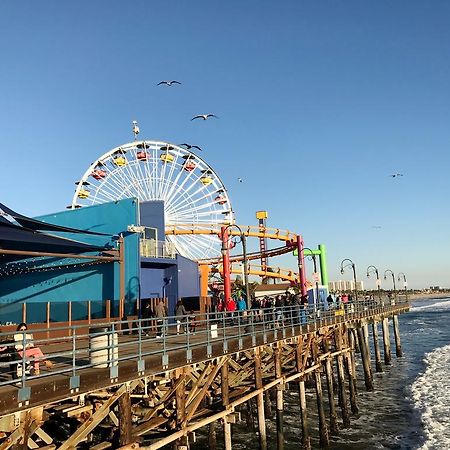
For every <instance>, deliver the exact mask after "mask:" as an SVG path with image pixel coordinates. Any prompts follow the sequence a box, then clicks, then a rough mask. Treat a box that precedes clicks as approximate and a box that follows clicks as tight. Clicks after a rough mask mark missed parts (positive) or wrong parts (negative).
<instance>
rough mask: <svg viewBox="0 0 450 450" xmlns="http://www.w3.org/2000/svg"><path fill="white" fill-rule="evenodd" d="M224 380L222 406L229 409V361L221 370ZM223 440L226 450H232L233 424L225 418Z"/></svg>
mask: <svg viewBox="0 0 450 450" xmlns="http://www.w3.org/2000/svg"><path fill="white" fill-rule="evenodd" d="M220 370H221V375H222V380H221V390H222V404H223V406H225V407H227V406H228V405H229V404H230V388H229V384H228V361H226V362H225V363H224V364H223V365H222V367H221V368H220ZM223 440H224V444H225V450H231V423H230V422H229V421H228V417H227V416H225V417H224V418H223Z"/></svg>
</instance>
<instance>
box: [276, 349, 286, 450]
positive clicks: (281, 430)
mask: <svg viewBox="0 0 450 450" xmlns="http://www.w3.org/2000/svg"><path fill="white" fill-rule="evenodd" d="M274 363H275V378H277V379H279V378H281V376H282V374H281V343H280V342H278V343H277V346H276V348H275V352H274ZM283 390H284V384H282V383H279V384H277V402H276V404H277V449H278V450H283V449H284V428H283V427H284V425H283V414H284V411H283V410H284V405H283Z"/></svg>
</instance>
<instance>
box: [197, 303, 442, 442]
mask: <svg viewBox="0 0 450 450" xmlns="http://www.w3.org/2000/svg"><path fill="white" fill-rule="evenodd" d="M399 322H400V332H401V340H402V348H403V353H404V356H403V357H402V358H397V357H396V356H395V346H394V345H393V332H392V327H390V329H391V339H392V365H391V366H387V367H386V366H383V367H384V372H383V373H382V374H377V373H375V372H374V387H375V390H374V391H373V392H366V391H365V388H364V377H363V374H362V367H361V364H358V368H357V370H358V406H359V414H358V416H357V417H355V416H352V419H351V428H347V429H343V428H342V429H341V430H340V431H339V433H338V434H337V435H334V436H331V443H330V446H329V447H328V448H329V449H330V450H338V449H339V450H357V449H358V450H362V449H374V450H375V449H380V450H381V449H391V450H394V449H395V450H406V449H408V450H409V449H411V450H412V449H420V450H434V449H436V450H445V449H450V325H449V324H450V298H442V299H431V298H430V299H425V300H420V301H413V302H412V306H411V311H410V312H409V313H407V314H402V315H400V316H399ZM370 328H371V327H369V329H370ZM380 343H381V333H380ZM357 360H359V355H357ZM373 370H374V367H373ZM285 392H286V395H285V401H286V405H285V442H286V443H285V449H286V450H294V449H295V450H297V449H298V448H299V442H300V436H301V431H300V430H301V428H300V414H299V408H298V394H297V390H296V386H295V385H292V386H291V390H287V391H285ZM325 397H326V394H325ZM307 402H308V412H309V424H310V427H311V434H312V440H311V443H312V447H313V448H319V445H318V433H317V415H316V414H315V409H316V404H315V396H314V394H313V392H312V390H311V389H309V392H308V397H307ZM338 411H339V409H338ZM255 420H256V419H255ZM267 428H268V430H267V431H268V446H269V449H276V421H275V408H274V405H273V414H272V416H271V417H269V418H267ZM254 429H257V424H256V421H255V422H254V424H249V423H245V421H242V422H240V423H238V424H236V425H233V449H236V450H237V449H239V450H240V449H249V450H253V449H255V450H256V449H258V448H259V445H258V437H257V434H256V433H255V432H254ZM218 430H219V428H218ZM217 435H218V436H217V437H218V448H221V445H222V443H221V442H220V440H221V439H220V438H221V432H220V431H218V433H217ZM192 448H193V449H201V448H207V446H206V436H205V435H202V433H200V436H199V441H198V442H197V444H196V445H194V446H193V447H192Z"/></svg>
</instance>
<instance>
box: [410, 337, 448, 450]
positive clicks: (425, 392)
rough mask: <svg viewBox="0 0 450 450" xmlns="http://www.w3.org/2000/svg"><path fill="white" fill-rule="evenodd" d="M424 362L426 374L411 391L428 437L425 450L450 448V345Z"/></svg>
mask: <svg viewBox="0 0 450 450" xmlns="http://www.w3.org/2000/svg"><path fill="white" fill-rule="evenodd" d="M424 362H425V364H426V369H425V372H424V373H423V374H421V375H420V376H419V377H418V378H416V380H415V381H414V383H413V385H412V388H411V393H412V397H413V400H414V405H415V407H416V408H417V409H419V411H420V412H421V415H422V422H423V426H424V432H425V436H426V441H425V443H424V444H423V446H422V447H421V450H431V449H444V448H450V415H449V410H448V407H449V405H450V345H446V346H444V347H440V348H437V349H435V350H433V351H432V352H430V353H427V354H426V355H425V358H424Z"/></svg>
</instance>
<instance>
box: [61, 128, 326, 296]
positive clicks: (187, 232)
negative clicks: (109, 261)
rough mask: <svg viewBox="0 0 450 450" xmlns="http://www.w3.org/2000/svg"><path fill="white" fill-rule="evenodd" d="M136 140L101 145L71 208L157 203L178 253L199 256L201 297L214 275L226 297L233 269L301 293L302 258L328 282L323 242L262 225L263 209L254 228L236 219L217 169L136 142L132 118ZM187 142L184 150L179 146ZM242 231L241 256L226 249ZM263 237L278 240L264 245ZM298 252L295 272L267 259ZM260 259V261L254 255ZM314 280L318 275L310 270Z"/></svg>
mask: <svg viewBox="0 0 450 450" xmlns="http://www.w3.org/2000/svg"><path fill="white" fill-rule="evenodd" d="M133 132H134V136H135V140H134V141H133V142H130V143H127V144H124V145H121V146H119V147H116V148H113V149H112V150H109V151H107V152H106V153H104V154H103V155H101V156H100V157H99V158H97V159H96V160H95V161H94V162H93V163H92V164H91V165H90V166H89V167H88V168H87V170H86V171H85V173H84V174H83V176H82V177H81V179H80V180H79V181H78V182H77V183H76V185H77V188H76V190H75V194H74V196H73V200H72V204H71V206H70V207H71V208H80V207H82V206H88V205H95V204H99V203H104V202H109V201H116V200H119V199H124V198H130V197H135V198H137V199H138V200H139V201H140V202H145V201H163V202H164V215H165V227H166V230H165V233H166V238H167V240H168V242H170V243H171V244H172V245H173V246H174V247H175V249H176V251H177V252H178V253H179V254H180V255H182V256H184V257H186V258H189V259H192V260H196V261H198V263H199V265H200V273H201V295H205V296H206V295H207V291H208V286H209V284H210V276H211V274H214V273H220V275H221V276H222V278H223V283H224V293H225V298H227V297H229V296H230V295H231V287H230V286H231V274H241V273H242V274H243V275H244V278H245V279H246V280H247V281H248V278H247V277H248V275H253V276H258V277H261V279H262V280H263V281H267V280H269V279H273V280H282V281H287V282H290V283H291V284H292V285H297V286H298V288H299V290H300V292H301V294H302V295H305V294H306V293H307V290H308V285H307V284H308V283H307V280H306V272H305V264H304V257H305V256H307V255H311V254H314V255H318V256H319V258H320V277H321V284H322V285H325V286H327V284H328V280H327V270H326V254H325V247H324V246H323V245H321V246H319V248H318V249H317V250H309V249H308V250H305V249H304V245H303V238H302V236H301V235H299V234H296V233H293V232H290V231H286V230H281V229H278V228H270V227H267V226H266V221H265V219H266V218H267V213H265V212H264V211H259V212H258V213H257V218H258V219H259V224H258V225H256V226H252V225H250V226H247V225H245V226H238V225H236V224H235V219H234V213H233V210H232V206H231V202H230V198H229V196H228V192H227V189H226V187H225V186H224V184H223V183H222V181H221V179H220V177H219V175H218V174H217V173H216V171H215V170H214V169H213V168H212V167H211V166H210V165H209V164H208V163H207V162H206V161H205V160H204V159H203V158H201V157H199V156H198V155H197V154H194V153H193V152H192V151H191V150H192V149H193V148H194V147H191V146H187V145H186V144H182V145H175V144H171V143H168V142H162V141H149V140H138V139H137V135H138V133H139V128H138V126H137V123H136V122H133ZM184 147H189V149H187V148H184ZM236 237H237V238H239V237H240V241H241V242H242V244H243V245H242V246H243V250H244V251H243V253H242V254H241V255H230V250H231V248H232V247H233V246H234V245H235V243H236V242H235V241H234V240H235V239H236ZM249 237H251V238H257V239H258V241H259V251H257V252H253V253H249V254H247V253H246V251H245V240H246V239H247V238H249ZM267 240H271V241H278V242H279V243H280V244H281V246H278V247H276V248H274V249H270V250H269V249H268V247H267ZM294 251H295V252H296V254H297V261H298V271H297V272H296V271H293V270H286V269H281V268H279V267H270V266H269V265H268V259H269V258H272V257H275V256H279V255H282V254H285V253H289V252H291V253H292V252H294ZM257 260H260V264H259V265H257V264H254V261H257ZM314 277H315V278H316V283H317V282H318V280H317V277H318V274H316V273H315V274H314Z"/></svg>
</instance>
